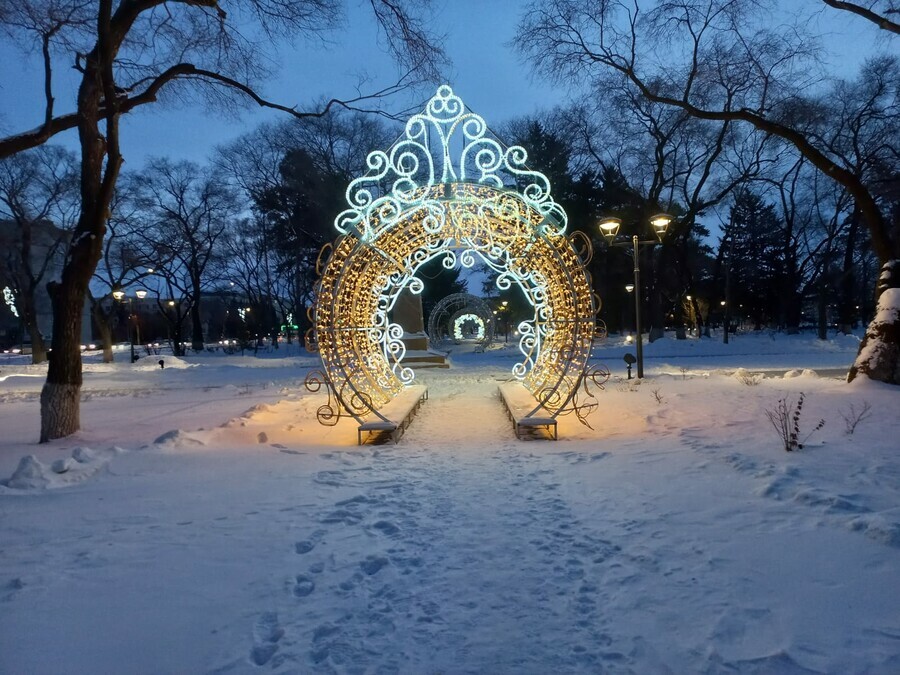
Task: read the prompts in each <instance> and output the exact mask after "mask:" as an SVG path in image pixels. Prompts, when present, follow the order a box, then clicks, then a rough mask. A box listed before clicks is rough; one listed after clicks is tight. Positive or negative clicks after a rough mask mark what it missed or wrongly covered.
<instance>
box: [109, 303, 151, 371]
mask: <svg viewBox="0 0 900 675" xmlns="http://www.w3.org/2000/svg"><path fill="white" fill-rule="evenodd" d="M134 294H135V295H136V296H137V299H138V300H143V299H144V298H146V297H147V291H145V290H144V289H139V290H137V291H135V293H134ZM112 296H113V298H115V300H116V302H122V301H123V300H125V301H127V302H128V343H129V344H130V345H131V362H132V363H134V362H135V361H137V355H136V354H135V352H134V342H135V340H137V341H138V342H140V340H141V329H140V326H139V325H138V321H137V314H135V311H134V300H133V299H132V298H131V297H130V296H127V295H126V294H125V291H123V290H122V289H121V288H115V289H113V292H112ZM132 321H133V322H134V335H133V334H132V331H131V322H132Z"/></svg>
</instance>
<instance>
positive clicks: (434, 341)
mask: <svg viewBox="0 0 900 675" xmlns="http://www.w3.org/2000/svg"><path fill="white" fill-rule="evenodd" d="M466 313H468V314H475V315H476V316H478V317H479V318H480V319H481V321H482V323H483V329H484V330H483V333H484V334H483V336H482V337H481V338H479V339H480V340H481V341H482V342H483V344H484V345H485V346H487V345H489V344H490V343H491V341H492V340H493V339H494V328H495V326H494V320H493V319H494V315H493V311H492V310H491V306H490V305H489V304H487V303H486V302H485V301H484V300H482V299H481V298H479V297H477V296H475V295H470V294H468V293H452V294H450V295H448V296H446V297H444V298H441V300H440V302H438V303H437V304H436V305H435V306H434V309H432V310H431V314H429V315H428V331H427V332H428V341H429V343H430V344H431V345H432V346H433V347H438V348H440V347H441V346H442V345H443V343H444V340H445V336H446V339H447V340H451V339H453V338H454V337H455V335H454V328H455V325H454V319H455V318H456V317H457V316H458V315H461V314H466Z"/></svg>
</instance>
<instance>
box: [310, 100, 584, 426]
mask: <svg viewBox="0 0 900 675" xmlns="http://www.w3.org/2000/svg"><path fill="white" fill-rule="evenodd" d="M460 135H461V136H460ZM432 145H437V150H438V152H437V153H433V152H432ZM460 145H461V146H462V147H461V150H459V151H458V155H457V156H456V161H455V162H454V160H453V155H454V154H456V152H455V151H456V149H457V148H458V147H459V146H460ZM526 158H527V153H526V152H525V150H524V149H523V148H521V147H519V146H513V147H510V148H505V147H504V146H503V145H502V144H501V143H500V142H499V141H497V140H496V139H495V138H493V137H491V136H489V135H488V134H487V125H486V124H485V122H484V120H483V119H482V118H481V117H479V116H477V115H475V114H474V113H472V112H471V111H468V110H467V109H466V108H465V106H464V105H463V103H462V101H461V100H460V99H459V98H458V97H456V96H454V95H453V92H452V90H451V89H450V88H449V87H447V86H442V87H440V88H438V91H437V94H436V95H435V96H434V97H433V98H432V99H431V100H430V101H429V102H428V104H427V106H426V109H425V112H423V113H422V114H420V115H415V116H413V117H412V118H411V119H410V120H409V122H407V125H406V131H405V134H404V137H402V138H401V139H400V140H399V141H398V142H397V143H395V144H394V145H393V146H392V147H391V148H390V149H389V150H388V151H387V152H382V151H375V152H372V153H370V154H369V157H368V161H367V163H368V166H369V172H368V173H367V174H366V175H364V176H362V177H360V178H357V179H356V180H354V181H353V182H351V184H350V186H349V187H348V189H347V201H348V204H349V205H350V208H349V209H347V210H346V211H344V212H343V213H341V214H340V215H339V216H338V217H337V218H336V219H335V227H336V228H337V229H338V231H339V232H341V235H342V236H340V237H339V238H338V239H337V240H336V241H335V243H334V244H333V245H330V244H329V245H326V246H325V247H323V250H322V253H321V254H320V258H319V261H318V264H317V268H318V270H319V272H320V274H321V276H320V279H319V282H318V286H317V289H316V300H315V305H314V307H312V308H310V316H311V318H312V320H313V328H312V329H311V332H310V334H308V336H307V346H308V347H309V348H310V349H311V350H314V351H315V350H317V351H319V353H320V354H321V358H322V371H321V373H320V374H319V375H318V376H314V377H313V378H312V379H311V381H309V382H308V384H307V386H309V387H315V386H321V384H324V385H325V386H327V387H328V391H329V401H328V404H327V405H325V406H323V407H322V408H323V409H324V410H323V409H320V410H319V414H318V417H319V421H320V422H322V423H325V424H328V423H333V420H335V419H336V417H339V416H340V415H341V414H342V412H346V413H348V414H350V415H352V416H353V417H354V418H356V419H357V420H361V419H362V417H364V416H366V415H368V414H375V415H377V416H378V417H380V418H382V419H386V418H385V417H384V416H383V415H382V414H381V413H379V409H380V408H382V407H383V406H384V405H385V404H386V403H387V402H388V401H390V400H391V399H392V398H393V397H394V396H395V395H396V394H397V393H399V392H400V390H401V389H402V388H403V387H404V386H405V385H407V384H409V383H410V382H411V381H412V379H413V377H414V374H413V371H412V370H411V369H410V368H408V367H405V366H403V364H402V359H403V355H404V353H405V347H404V345H403V342H402V340H401V338H402V335H403V330H402V328H401V327H400V326H399V325H398V324H396V323H391V322H390V320H389V314H390V311H391V309H392V308H393V306H394V303H395V302H396V299H397V296H398V294H399V293H400V292H401V291H402V290H403V289H404V288H408V289H409V290H410V291H411V292H413V293H420V292H421V291H422V289H423V287H424V285H423V283H422V281H421V280H420V279H418V278H416V277H415V276H414V275H415V272H416V270H417V269H418V268H419V266H421V265H422V264H424V263H425V262H427V261H429V260H431V259H433V258H435V257H441V258H442V262H443V264H444V266H445V267H447V268H452V267H454V266H455V265H456V264H457V262H458V263H459V264H460V265H462V266H463V267H467V268H471V267H472V266H473V265H474V264H475V263H476V261H479V260H480V261H481V262H483V263H485V264H487V265H488V266H489V267H490V268H492V269H493V270H494V271H496V272H497V273H498V278H497V286H498V288H500V289H501V290H502V289H507V288H510V287H511V286H512V284H517V285H518V286H519V287H520V288H521V289H522V291H523V293H524V294H525V297H526V298H527V299H528V302H529V303H530V304H531V305H532V306H533V307H534V316H533V318H532V319H531V320H528V321H523V322H522V323H520V324H519V326H518V330H519V333H520V335H521V338H520V340H519V349H520V351H521V352H522V360H521V361H520V362H518V363H517V364H516V365H515V366H514V367H513V374H514V375H515V376H516V377H517V378H518V379H520V380H521V381H522V383H523V384H524V386H525V387H527V388H528V389H529V390H530V391H531V392H532V394H533V395H534V396H535V398H536V403H537V404H536V406H535V408H534V409H533V410H532V411H531V412H530V413H529V415H534V414H536V413H537V412H538V411H541V409H542V408H543V409H546V410H548V411H551V413H552V414H553V416H554V417H555V416H556V415H558V414H561V413H563V412H564V411H565V410H566V406H567V405H569V404H572V405H574V406H575V407H576V408H577V407H578V403H577V398H576V395H577V393H578V389H579V387H581V386H582V384H583V382H584V380H585V377H586V375H589V374H588V358H589V356H590V351H591V346H592V342H593V338H594V327H595V322H596V314H597V311H598V310H599V308H600V301H599V298H597V296H596V295H595V294H594V293H593V291H592V287H591V279H590V275H589V273H588V272H587V271H586V269H585V265H586V264H587V263H588V261H589V260H590V256H591V254H592V249H591V245H590V240H589V239H588V238H587V237H586V236H584V235H583V234H582V233H580V232H574V233H573V234H571V235H569V236H566V234H565V230H566V215H565V212H564V211H563V209H562V207H560V206H559V204H557V203H556V202H555V201H554V200H553V198H552V197H551V195H550V184H549V181H548V180H547V178H546V176H544V175H543V174H540V173H538V172H535V171H531V170H529V169H528V168H527V167H526V166H525V160H526ZM507 186H509V187H507ZM513 187H515V188H516V189H512V188H513ZM582 407H583V406H582ZM569 410H571V407H570V408H569ZM542 414H545V413H542ZM579 419H581V415H579Z"/></svg>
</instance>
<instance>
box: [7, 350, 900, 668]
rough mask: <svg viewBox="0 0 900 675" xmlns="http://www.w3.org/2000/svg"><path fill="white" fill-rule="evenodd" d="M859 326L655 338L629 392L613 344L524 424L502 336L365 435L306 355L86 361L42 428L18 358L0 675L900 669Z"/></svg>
mask: <svg viewBox="0 0 900 675" xmlns="http://www.w3.org/2000/svg"><path fill="white" fill-rule="evenodd" d="M857 345H858V342H857V341H856V339H855V338H840V339H835V340H831V341H828V342H825V343H820V342H817V341H815V340H813V339H811V338H809V337H791V338H789V337H786V336H784V335H774V336H773V335H761V336H759V335H758V336H738V337H737V338H736V339H734V340H733V341H732V342H731V344H730V345H727V346H725V345H722V344H721V343H719V342H714V341H710V340H703V341H696V340H692V341H688V342H677V341H675V340H663V341H658V342H656V343H654V344H652V345H648V346H647V348H646V354H645V356H646V364H647V367H646V374H647V376H648V377H647V378H646V379H645V380H644V381H643V382H642V383H641V384H639V385H638V384H636V383H634V381H632V382H628V381H625V380H623V379H622V376H624V364H623V363H622V359H621V356H622V354H623V353H624V352H625V351H626V350H627V349H626V348H625V347H624V346H622V345H620V344H614V343H611V344H610V345H608V346H605V347H603V348H600V349H598V350H597V352H596V355H597V357H598V360H600V361H601V362H604V363H607V364H608V365H609V366H610V367H611V368H612V370H613V373H614V378H613V380H611V381H610V383H609V384H608V385H607V387H606V390H605V391H603V392H600V394H599V396H598V401H599V408H598V410H596V411H595V412H594V413H593V415H592V416H591V418H590V422H591V424H592V426H593V427H594V429H593V430H592V429H590V428H588V427H585V426H582V425H580V424H579V423H578V421H577V420H575V419H573V418H571V417H566V418H564V419H563V420H562V421H561V423H560V440H559V442H556V443H553V442H544V441H517V440H516V439H515V437H514V435H513V433H512V429H511V426H510V424H509V422H508V420H507V418H506V416H505V413H504V411H503V409H502V405H501V403H500V402H499V400H498V399H497V397H496V387H497V384H498V383H499V382H501V381H503V380H504V379H506V377H507V373H508V370H509V368H510V367H511V366H512V364H513V362H514V354H513V353H512V352H511V351H509V350H508V349H503V348H500V349H496V350H493V351H490V352H488V353H487V354H474V353H456V354H454V355H452V357H451V358H452V360H453V367H452V368H451V369H449V370H443V371H425V372H422V373H420V381H424V382H425V383H426V384H427V385H428V387H429V392H430V398H429V400H428V401H427V402H426V403H425V405H424V406H423V407H422V409H421V410H420V412H419V415H418V416H417V417H416V419H415V420H414V422H413V424H412V426H411V427H410V428H409V430H408V431H407V433H406V435H405V436H404V437H403V439H402V440H401V442H400V443H399V444H398V445H396V446H394V445H379V446H364V447H361V448H360V447H357V446H356V445H355V440H356V431H355V426H354V425H353V424H352V421H347V422H346V423H345V422H343V421H342V422H341V423H340V424H338V425H337V426H336V427H333V428H326V427H321V426H319V425H318V424H317V422H316V421H315V411H316V409H317V408H318V406H319V405H320V404H321V403H322V402H323V398H324V397H323V396H322V395H319V394H310V393H308V392H306V391H305V390H304V389H303V387H302V380H303V377H304V375H305V373H306V371H307V370H308V369H309V368H310V367H313V366H315V365H316V363H317V361H316V359H315V358H314V357H310V356H304V355H285V352H284V351H283V350H282V351H281V352H280V353H279V354H277V355H273V354H267V355H265V356H264V357H259V358H256V357H250V356H246V357H240V356H220V355H207V356H198V357H187V358H185V359H175V358H173V357H171V356H167V357H164V358H165V359H166V368H165V369H163V370H160V369H159V368H158V367H157V366H156V359H157V358H159V357H154V358H152V359H144V360H142V361H140V362H138V363H137V364H135V365H131V364H128V363H117V364H112V365H104V364H100V363H95V362H89V363H87V364H86V367H85V371H86V372H85V386H84V400H83V403H82V422H83V431H82V432H80V433H79V434H78V435H77V436H76V437H74V438H69V439H65V440H62V441H57V442H54V443H51V444H46V445H37V444H36V442H35V440H36V438H37V432H38V422H39V420H38V395H39V391H40V386H41V384H42V377H41V375H42V373H43V372H44V371H43V369H42V368H39V367H32V366H27V365H23V364H22V362H21V361H16V360H13V359H10V360H8V361H3V360H2V357H0V431H2V433H0V479H5V485H0V601H2V602H0V608H2V611H0V672H3V673H91V674H96V673H204V672H229V673H230V672H234V673H254V672H278V673H329V672H340V673H344V672H346V673H391V672H401V673H550V672H558V673H578V672H585V673H596V672H613V673H620V672H623V673H627V672H635V673H667V672H669V673H699V672H703V673H720V672H721V673H726V672H727V673H731V672H737V673H795V672H798V673H807V672H814V673H841V674H844V673H898V672H900V441H898V438H900V415H898V412H900V389H898V388H896V387H889V386H883V385H878V384H874V383H871V382H858V383H854V384H852V385H848V384H846V383H845V382H843V381H842V379H841V378H840V377H837V376H833V375H836V374H837V373H838V372H839V371H837V370H836V369H842V370H844V369H846V368H847V367H848V366H849V364H850V363H851V362H852V359H853V356H854V354H855V352H856V348H857ZM511 346H512V345H510V347H511ZM88 358H89V361H91V360H93V359H94V358H95V357H88ZM122 360H123V361H124V360H126V359H122ZM737 367H743V368H746V369H748V370H749V371H755V372H759V371H765V372H766V374H767V375H766V376H765V377H754V376H753V375H752V374H749V373H746V372H743V373H738V374H737V375H734V374H732V371H733V370H734V369H735V368H737ZM792 369H793V370H794V372H792V373H790V375H792V376H791V377H787V378H785V377H782V376H781V375H779V376H778V377H776V376H774V374H773V373H775V372H779V373H783V372H784V371H787V370H792ZM803 369H814V370H817V371H819V373H820V375H818V376H817V375H816V374H813V373H811V372H805V373H804V372H802V371H803ZM823 373H824V374H825V375H822V374H823ZM800 392H803V393H804V394H805V402H804V406H803V411H802V416H801V419H800V427H801V432H803V433H804V434H805V432H806V431H809V430H812V429H813V428H814V427H815V425H816V423H817V422H818V420H819V419H820V418H824V419H825V422H826V423H825V426H824V428H822V429H820V430H818V431H816V432H815V433H813V435H812V436H811V437H810V438H809V440H808V442H807V443H806V445H805V447H804V448H803V449H802V450H800V451H798V452H794V453H786V452H785V451H784V450H783V449H782V447H781V442H780V440H779V438H778V437H777V435H776V433H775V431H774V430H773V429H772V427H771V425H770V424H769V421H768V420H767V419H766V415H765V411H766V410H772V409H774V408H775V406H776V404H777V402H778V400H779V399H780V398H783V397H788V398H789V399H791V400H796V399H797V397H798V396H799V394H800ZM866 404H869V405H870V406H871V415H870V417H868V419H864V420H862V421H861V422H860V423H859V424H858V426H857V427H856V429H855V432H854V433H853V434H852V435H850V434H848V433H847V430H846V424H845V421H844V419H843V417H845V416H849V415H851V412H850V411H851V407H852V408H853V409H854V410H855V411H857V412H858V411H860V410H861V409H862V408H863V406H865V405H866ZM28 455H33V456H34V459H33V460H25V461H24V462H23V460H22V458H23V457H25V456H28ZM54 465H55V469H56V471H55V470H54ZM57 471H62V473H57Z"/></svg>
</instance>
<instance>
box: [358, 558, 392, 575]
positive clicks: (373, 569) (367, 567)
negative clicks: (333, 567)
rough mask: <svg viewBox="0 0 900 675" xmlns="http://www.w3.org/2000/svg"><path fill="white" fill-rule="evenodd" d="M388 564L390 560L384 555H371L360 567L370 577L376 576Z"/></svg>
mask: <svg viewBox="0 0 900 675" xmlns="http://www.w3.org/2000/svg"><path fill="white" fill-rule="evenodd" d="M387 564H388V559H387V558H385V557H384V556H383V555H370V556H368V557H366V559H365V560H363V561H362V562H361V563H359V566H360V567H361V568H362V571H363V572H365V573H366V574H368V575H369V576H370V577H371V576H372V575H374V574H377V573H378V572H379V571H380V570H381V568H382V567H384V566H385V565H387Z"/></svg>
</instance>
